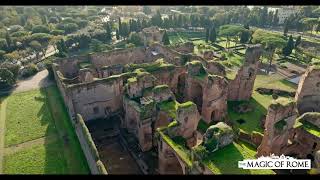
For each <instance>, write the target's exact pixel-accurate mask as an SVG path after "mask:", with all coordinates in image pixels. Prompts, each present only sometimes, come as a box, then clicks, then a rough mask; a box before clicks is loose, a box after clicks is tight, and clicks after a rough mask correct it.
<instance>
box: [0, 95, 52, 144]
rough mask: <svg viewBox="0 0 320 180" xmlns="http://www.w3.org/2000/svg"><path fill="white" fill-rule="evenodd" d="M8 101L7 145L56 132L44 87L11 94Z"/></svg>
mask: <svg viewBox="0 0 320 180" xmlns="http://www.w3.org/2000/svg"><path fill="white" fill-rule="evenodd" d="M7 102H8V104H7V116H6V117H7V118H6V133H5V146H6V147H8V146H12V145H15V144H20V143H23V142H26V141H30V140H34V139H37V138H41V137H44V136H48V135H50V134H52V133H55V131H56V129H55V125H54V122H53V121H52V117H51V114H50V111H49V109H48V106H47V102H46V99H45V92H44V90H43V89H42V90H32V91H28V92H22V93H17V94H14V95H11V96H9V97H8V98H7Z"/></svg>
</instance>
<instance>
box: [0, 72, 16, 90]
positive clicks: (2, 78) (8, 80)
mask: <svg viewBox="0 0 320 180" xmlns="http://www.w3.org/2000/svg"><path fill="white" fill-rule="evenodd" d="M15 83H16V79H15V78H14V75H13V73H12V72H10V71H9V70H8V69H6V68H0V84H3V85H9V86H12V85H14V84H15Z"/></svg>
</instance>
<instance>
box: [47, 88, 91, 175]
mask: <svg viewBox="0 0 320 180" xmlns="http://www.w3.org/2000/svg"><path fill="white" fill-rule="evenodd" d="M41 93H42V94H43V96H44V99H42V100H44V101H45V104H44V105H45V106H46V107H44V109H45V110H44V112H47V113H48V114H49V117H50V123H52V124H53V126H54V128H55V133H54V136H55V137H56V141H55V143H54V145H52V144H48V146H46V153H47V156H46V167H45V173H46V174H52V173H53V174H88V173H89V172H90V170H89V166H88V164H87V161H86V158H85V156H84V153H83V152H82V149H81V146H80V143H79V141H78V138H77V135H76V133H75V130H74V128H73V126H72V124H71V120H70V119H69V115H68V113H67V109H66V107H65V105H64V102H63V99H62V97H61V95H60V92H59V90H58V88H57V86H50V87H48V88H42V89H41ZM48 140H49V139H48Z"/></svg>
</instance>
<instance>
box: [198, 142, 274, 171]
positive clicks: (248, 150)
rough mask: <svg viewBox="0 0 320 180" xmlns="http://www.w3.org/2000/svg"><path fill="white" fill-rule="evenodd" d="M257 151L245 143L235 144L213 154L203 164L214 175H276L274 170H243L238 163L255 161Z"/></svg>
mask: <svg viewBox="0 0 320 180" xmlns="http://www.w3.org/2000/svg"><path fill="white" fill-rule="evenodd" d="M255 154H256V150H255V148H254V147H252V146H251V145H249V144H247V143H245V142H241V141H240V142H233V143H232V144H229V145H228V146H226V147H224V148H222V149H220V150H218V151H216V152H214V153H211V154H210V155H209V156H208V157H207V158H206V159H204V160H203V163H204V164H205V165H207V166H208V168H209V169H210V170H211V171H212V172H213V173H214V174H275V173H274V172H273V171H272V170H268V169H266V170H264V169H261V170H257V169H241V168H238V161H242V160H244V159H255V157H254V156H255Z"/></svg>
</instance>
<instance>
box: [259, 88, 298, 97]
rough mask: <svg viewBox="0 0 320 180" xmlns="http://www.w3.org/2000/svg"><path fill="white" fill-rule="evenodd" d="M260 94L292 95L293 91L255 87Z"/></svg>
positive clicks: (293, 94)
mask: <svg viewBox="0 0 320 180" xmlns="http://www.w3.org/2000/svg"><path fill="white" fill-rule="evenodd" d="M256 91H258V92H259V93H260V94H276V95H278V96H290V97H294V96H295V94H296V93H295V92H290V91H284V90H280V89H273V88H257V90H256Z"/></svg>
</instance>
